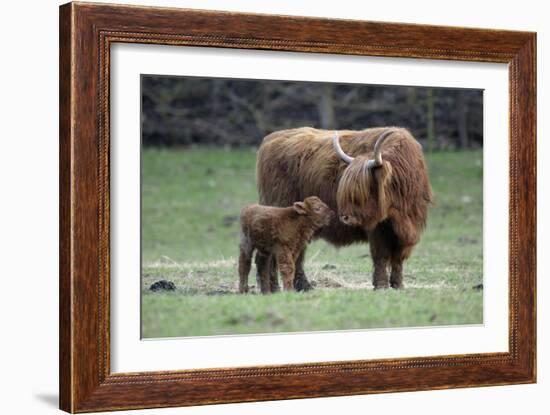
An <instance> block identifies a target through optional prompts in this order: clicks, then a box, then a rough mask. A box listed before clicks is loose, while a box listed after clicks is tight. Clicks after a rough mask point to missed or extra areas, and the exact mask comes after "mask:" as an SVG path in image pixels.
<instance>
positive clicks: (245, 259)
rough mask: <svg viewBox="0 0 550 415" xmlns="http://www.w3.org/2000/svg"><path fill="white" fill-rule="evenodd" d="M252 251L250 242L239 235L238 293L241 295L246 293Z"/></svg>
mask: <svg viewBox="0 0 550 415" xmlns="http://www.w3.org/2000/svg"><path fill="white" fill-rule="evenodd" d="M253 251H254V249H253V247H252V244H251V243H250V240H248V238H246V237H245V236H244V235H241V243H240V244H239V292H240V293H241V294H244V293H247V292H248V274H249V273H250V265H251V262H252V252H253Z"/></svg>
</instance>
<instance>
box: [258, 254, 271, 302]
mask: <svg viewBox="0 0 550 415" xmlns="http://www.w3.org/2000/svg"><path fill="white" fill-rule="evenodd" d="M269 268H270V255H269V254H268V253H266V252H261V251H256V269H257V271H258V274H257V277H256V281H257V283H258V286H259V288H260V292H261V293H262V294H269V293H270V292H271V289H270V285H269Z"/></svg>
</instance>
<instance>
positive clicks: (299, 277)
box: [294, 248, 313, 291]
mask: <svg viewBox="0 0 550 415" xmlns="http://www.w3.org/2000/svg"><path fill="white" fill-rule="evenodd" d="M305 257H306V248H304V249H303V250H302V251H301V252H300V254H299V255H298V258H297V259H296V271H295V274H294V288H295V289H296V291H309V290H312V289H313V286H312V285H311V284H310V282H309V281H308V280H307V278H306V273H305V272H304V260H305Z"/></svg>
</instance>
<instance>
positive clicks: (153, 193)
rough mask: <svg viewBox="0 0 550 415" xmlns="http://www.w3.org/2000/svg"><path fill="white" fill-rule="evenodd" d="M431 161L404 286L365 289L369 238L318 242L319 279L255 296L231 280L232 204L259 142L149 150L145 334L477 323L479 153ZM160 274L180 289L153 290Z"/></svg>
mask: <svg viewBox="0 0 550 415" xmlns="http://www.w3.org/2000/svg"><path fill="white" fill-rule="evenodd" d="M427 160H428V164H429V173H430V179H431V182H432V186H433V189H434V194H435V198H436V206H434V207H433V208H432V209H431V210H430V215H429V220H428V227H427V229H426V232H425V234H424V236H423V238H422V240H421V243H420V244H419V245H418V246H417V248H416V250H415V252H414V254H413V256H412V257H411V258H410V259H409V260H408V261H407V262H406V264H405V272H404V283H405V287H406V288H405V289H404V290H400V291H395V290H384V291H373V290H372V287H371V272H372V264H371V260H370V257H369V255H368V252H369V250H368V246H367V245H353V246H351V247H347V248H343V249H340V250H337V249H335V248H333V247H332V246H330V245H328V244H326V243H325V242H323V241H316V242H314V243H312V244H311V245H310V246H309V248H308V253H307V260H306V273H307V275H308V279H310V280H311V281H313V283H314V284H316V289H315V290H313V291H310V292H307V293H279V294H275V295H269V296H261V295H255V294H250V295H239V294H237V290H236V289H237V279H238V277H237V263H236V257H237V254H238V214H239V211H240V209H241V208H242V207H243V206H244V205H246V204H249V203H253V202H255V201H256V200H257V194H256V187H255V181H254V165H255V152H254V151H252V150H238V151H237V150H232V151H225V150H222V149H193V150H154V149H146V150H144V151H143V156H142V261H143V263H142V336H143V337H144V338H151V337H172V336H206V335H222V334H244V333H266V332H288V331H318V330H342V329H360V328H362V329H367V328H381V327H411V326H429V325H453V324H479V323H482V321H483V291H482V289H479V288H480V284H482V268H483V251H482V246H483V240H482V237H483V236H482V219H483V218H482V211H483V205H482V201H483V185H482V174H483V168H482V152H481V151H467V152H441V153H433V154H430V155H428V156H427ZM159 280H168V281H172V282H173V283H174V284H175V286H176V290H175V291H171V292H168V291H157V292H153V291H151V290H149V287H150V286H151V284H153V283H154V282H156V281H159ZM250 284H251V285H254V284H255V269H254V268H253V269H252V272H251V274H250Z"/></svg>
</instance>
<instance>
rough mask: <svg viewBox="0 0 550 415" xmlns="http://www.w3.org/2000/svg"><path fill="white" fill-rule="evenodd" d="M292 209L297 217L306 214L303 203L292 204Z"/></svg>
mask: <svg viewBox="0 0 550 415" xmlns="http://www.w3.org/2000/svg"><path fill="white" fill-rule="evenodd" d="M293 207H294V210H295V211H296V212H297V213H298V215H305V214H306V213H307V210H306V205H305V204H304V202H294V205H293Z"/></svg>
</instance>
